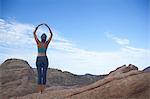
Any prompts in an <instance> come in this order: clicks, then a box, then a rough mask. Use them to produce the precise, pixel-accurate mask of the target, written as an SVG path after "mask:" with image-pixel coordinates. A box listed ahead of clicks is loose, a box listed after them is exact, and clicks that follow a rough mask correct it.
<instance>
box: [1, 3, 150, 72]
mask: <svg viewBox="0 0 150 99" xmlns="http://www.w3.org/2000/svg"><path fill="white" fill-rule="evenodd" d="M0 4H1V21H0V22H1V24H0V25H1V31H0V36H1V38H0V39H1V44H0V51H1V52H2V53H1V57H0V58H1V59H0V60H1V62H2V61H3V60H4V59H7V58H8V57H16V58H23V59H26V60H28V61H29V63H30V64H31V65H32V67H35V64H34V62H35V57H36V45H35V43H34V41H33V35H32V32H33V30H34V28H35V26H36V25H38V24H40V23H43V22H45V23H47V24H49V25H50V26H51V28H52V30H53V31H54V39H53V42H52V44H51V45H50V47H49V49H48V55H49V59H50V66H49V67H54V68H59V69H62V70H68V71H71V72H73V73H77V74H84V73H93V74H102V73H108V72H109V71H110V70H112V69H115V68H116V67H118V65H123V64H128V63H133V64H135V65H138V66H139V68H140V69H143V68H145V67H147V66H148V65H149V64H150V62H148V59H149V58H150V56H149V51H150V44H149V43H150V41H148V40H149V38H150V31H149V0H0ZM6 28H7V31H6V30H5V29H6ZM44 31H46V30H44ZM4 32H5V34H6V35H7V37H5V36H4ZM11 34H13V36H14V37H13V36H11ZM23 36H25V37H26V38H24V37H23ZM9 38H10V39H9ZM6 39H7V40H8V41H7V40H6ZM12 42H14V43H13V44H12ZM17 42H18V43H17ZM21 42H22V44H20V43H21ZM23 44H24V45H23ZM28 44H29V45H28ZM6 48H7V49H6ZM12 49H13V51H12ZM10 50H11V52H10ZM22 52H24V53H22ZM135 52H136V53H135ZM16 53H17V55H16ZM26 53H28V54H29V53H30V54H31V55H32V54H33V57H29V56H30V55H27V54H26ZM20 54H21V55H22V54H23V55H22V56H21V55H20ZM13 55H14V56H13ZM23 56H24V57H23ZM25 57H26V58H25ZM60 57H61V58H60ZM33 60H34V61H33ZM108 61H110V63H108Z"/></svg>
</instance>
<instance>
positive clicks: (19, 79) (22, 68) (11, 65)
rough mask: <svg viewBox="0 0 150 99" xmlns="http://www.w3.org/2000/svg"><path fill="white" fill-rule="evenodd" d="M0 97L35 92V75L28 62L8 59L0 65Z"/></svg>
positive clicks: (5, 97)
mask: <svg viewBox="0 0 150 99" xmlns="http://www.w3.org/2000/svg"><path fill="white" fill-rule="evenodd" d="M0 73H1V77H0V82H1V90H0V91H1V92H0V96H1V97H2V98H1V99H8V98H9V97H11V96H22V95H26V94H29V93H33V92H35V86H36V84H35V75H34V72H33V70H32V68H31V67H30V66H29V64H28V62H26V61H24V60H20V59H8V60H6V61H5V62H4V63H2V64H1V65H0Z"/></svg>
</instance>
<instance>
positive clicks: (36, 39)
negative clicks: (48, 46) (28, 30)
mask: <svg viewBox="0 0 150 99" xmlns="http://www.w3.org/2000/svg"><path fill="white" fill-rule="evenodd" d="M41 25H43V24H40V25H38V26H37V27H36V28H35V30H34V32H33V33H34V38H35V41H36V43H37V44H38V43H39V42H40V41H39V39H38V37H37V35H36V31H37V29H38V27H39V26H41Z"/></svg>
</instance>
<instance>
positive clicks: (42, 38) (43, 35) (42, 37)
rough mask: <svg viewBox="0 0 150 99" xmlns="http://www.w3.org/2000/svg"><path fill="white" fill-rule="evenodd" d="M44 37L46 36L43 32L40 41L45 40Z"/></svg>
mask: <svg viewBox="0 0 150 99" xmlns="http://www.w3.org/2000/svg"><path fill="white" fill-rule="evenodd" d="M46 38H47V36H46V34H45V33H43V34H42V35H41V41H42V42H45V41H46Z"/></svg>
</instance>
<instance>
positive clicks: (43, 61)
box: [36, 56, 48, 85]
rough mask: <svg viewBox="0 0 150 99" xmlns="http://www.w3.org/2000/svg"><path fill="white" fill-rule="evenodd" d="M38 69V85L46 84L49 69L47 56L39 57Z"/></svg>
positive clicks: (37, 60)
mask: <svg viewBox="0 0 150 99" xmlns="http://www.w3.org/2000/svg"><path fill="white" fill-rule="evenodd" d="M36 67H37V72H38V84H42V85H45V84H46V74H47V68H48V58H47V56H37V59H36Z"/></svg>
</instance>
